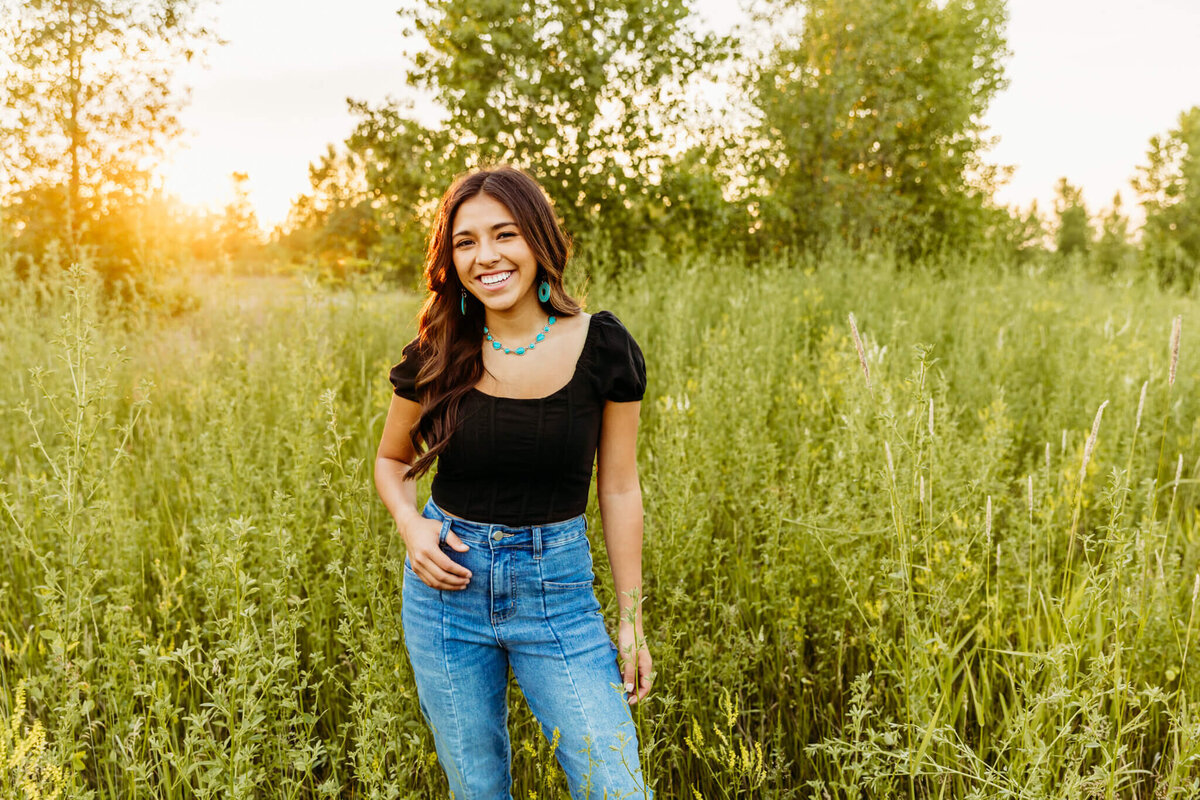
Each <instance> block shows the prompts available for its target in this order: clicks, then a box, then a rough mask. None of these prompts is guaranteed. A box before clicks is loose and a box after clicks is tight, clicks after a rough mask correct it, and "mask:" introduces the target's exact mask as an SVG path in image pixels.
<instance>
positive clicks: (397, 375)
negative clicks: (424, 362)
mask: <svg viewBox="0 0 1200 800" xmlns="http://www.w3.org/2000/svg"><path fill="white" fill-rule="evenodd" d="M400 355H401V359H400V363H399V364H396V365H395V366H394V367H392V369H391V372H389V373H388V380H390V381H391V382H392V387H393V389H394V390H395V393H396V396H397V397H403V398H404V399H405V400H412V401H413V402H414V403H419V402H421V401H420V400H419V399H418V398H417V371H418V370H419V369H421V351H420V349H419V347H418V343H417V340H416V339H413V340H412V341H411V342H409V343H408V344H406V345H405V346H404V349H403V350H401V351H400Z"/></svg>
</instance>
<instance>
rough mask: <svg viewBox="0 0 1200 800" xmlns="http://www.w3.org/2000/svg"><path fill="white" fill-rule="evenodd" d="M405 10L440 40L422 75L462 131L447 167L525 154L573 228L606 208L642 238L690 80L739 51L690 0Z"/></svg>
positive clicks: (607, 220) (474, 3)
mask: <svg viewBox="0 0 1200 800" xmlns="http://www.w3.org/2000/svg"><path fill="white" fill-rule="evenodd" d="M401 14H402V15H403V16H404V17H405V18H406V20H407V21H408V22H409V23H410V26H411V33H413V34H416V35H419V36H420V37H422V38H423V39H424V40H425V42H426V43H427V49H425V50H424V51H422V52H420V53H418V54H417V55H416V56H415V58H414V66H413V69H412V71H411V73H410V82H411V83H412V84H413V85H414V86H416V87H417V88H420V89H424V90H428V91H430V92H432V93H433V94H434V95H435V96H436V97H437V99H438V100H439V101H440V102H441V103H442V105H443V106H444V107H445V109H446V111H447V112H448V114H449V120H448V122H447V127H448V129H450V130H453V131H455V132H456V135H455V136H454V139H453V147H452V148H451V149H450V150H449V152H447V153H446V154H445V155H443V156H439V158H445V159H446V161H445V162H444V163H443V168H442V170H441V172H442V174H446V173H451V174H452V173H454V172H457V171H460V170H461V169H464V168H467V167H472V166H475V165H479V164H486V163H493V162H498V161H506V162H510V163H514V164H516V165H518V166H521V167H524V168H526V169H528V170H529V171H530V172H531V173H532V174H534V176H535V177H537V178H538V179H539V180H540V181H541V182H542V184H543V185H544V186H545V187H546V188H547V190H548V191H549V193H550V194H551V195H552V197H554V199H555V200H556V207H557V209H558V212H559V213H560V214H561V215H562V217H563V219H564V222H565V223H566V226H567V228H568V230H571V231H572V232H575V233H581V232H583V231H585V230H586V229H587V228H589V227H591V226H592V225H593V224H595V223H597V222H599V221H601V220H603V224H604V227H605V229H606V233H608V234H609V235H610V236H611V237H612V238H613V239H616V240H618V243H626V242H627V243H631V244H632V243H634V242H637V241H639V240H640V239H641V238H642V237H644V236H645V235H646V234H647V233H649V232H650V228H651V226H650V225H649V222H648V216H647V212H646V207H647V206H657V207H658V208H662V207H663V206H664V200H663V196H662V190H661V188H660V187H661V178H662V175H663V172H664V169H665V167H666V165H667V164H668V163H669V161H670V153H669V147H668V136H669V134H670V132H671V131H672V130H678V129H679V127H680V126H681V125H682V123H683V122H684V120H685V119H686V114H685V109H686V104H685V103H683V102H681V98H682V97H683V95H684V91H685V87H686V86H687V84H688V82H689V81H690V80H692V79H693V78H694V77H696V76H698V75H700V74H701V73H702V72H703V70H704V69H705V68H706V67H707V66H709V65H711V64H713V63H715V62H716V61H718V60H719V59H721V58H723V57H724V56H725V55H726V54H727V53H728V44H729V42H728V40H726V39H723V38H721V37H716V36H713V35H701V34H699V33H698V32H697V31H696V30H695V28H694V27H693V25H692V19H691V9H690V2H689V0H588V1H587V2H584V0H547V2H540V3H529V2H524V0H448V1H443V0H422V2H418V3H416V4H415V7H414V8H413V10H411V11H407V12H401ZM669 200H670V198H667V202H669Z"/></svg>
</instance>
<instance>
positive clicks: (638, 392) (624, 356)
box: [592, 311, 646, 403]
mask: <svg viewBox="0 0 1200 800" xmlns="http://www.w3.org/2000/svg"><path fill="white" fill-rule="evenodd" d="M594 317H595V320H594V321H595V323H596V337H597V340H596V351H595V360H594V362H593V365H592V366H593V369H594V371H595V372H594V374H595V378H596V388H597V390H598V391H599V392H600V396H601V397H603V398H604V399H605V400H613V401H615V402H618V403H628V402H632V401H634V400H641V399H642V396H643V395H644V394H645V393H646V361H645V359H644V358H642V349H641V348H640V347H638V343H637V342H636V341H635V340H634V338H633V335H632V334H630V333H629V331H628V330H627V329H626V328H625V326H624V325H622V324H621V321H620V320H619V319H617V317H616V315H614V314H613V313H612V312H611V311H599V312H597V313H596V314H595V315H594Z"/></svg>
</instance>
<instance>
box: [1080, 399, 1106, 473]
mask: <svg viewBox="0 0 1200 800" xmlns="http://www.w3.org/2000/svg"><path fill="white" fill-rule="evenodd" d="M1106 405H1108V401H1107V400H1105V401H1104V402H1103V403H1101V404H1100V408H1098V409H1097V410H1096V419H1095V420H1093V421H1092V432H1091V433H1090V434H1088V438H1087V444H1085V445H1084V446H1083V464H1081V465H1080V467H1079V482H1080V483H1083V478H1084V475H1086V474H1087V465H1088V462H1089V461H1091V459H1092V449H1093V448H1095V446H1096V437H1097V436H1098V435H1099V434H1100V418H1101V417H1103V416H1104V407H1105V406H1106Z"/></svg>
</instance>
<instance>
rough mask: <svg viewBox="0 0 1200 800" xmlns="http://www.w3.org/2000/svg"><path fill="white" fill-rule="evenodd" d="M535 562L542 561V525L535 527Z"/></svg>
mask: <svg viewBox="0 0 1200 800" xmlns="http://www.w3.org/2000/svg"><path fill="white" fill-rule="evenodd" d="M533 560H534V561H541V560H542V527H541V526H540V525H534V526H533Z"/></svg>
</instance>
